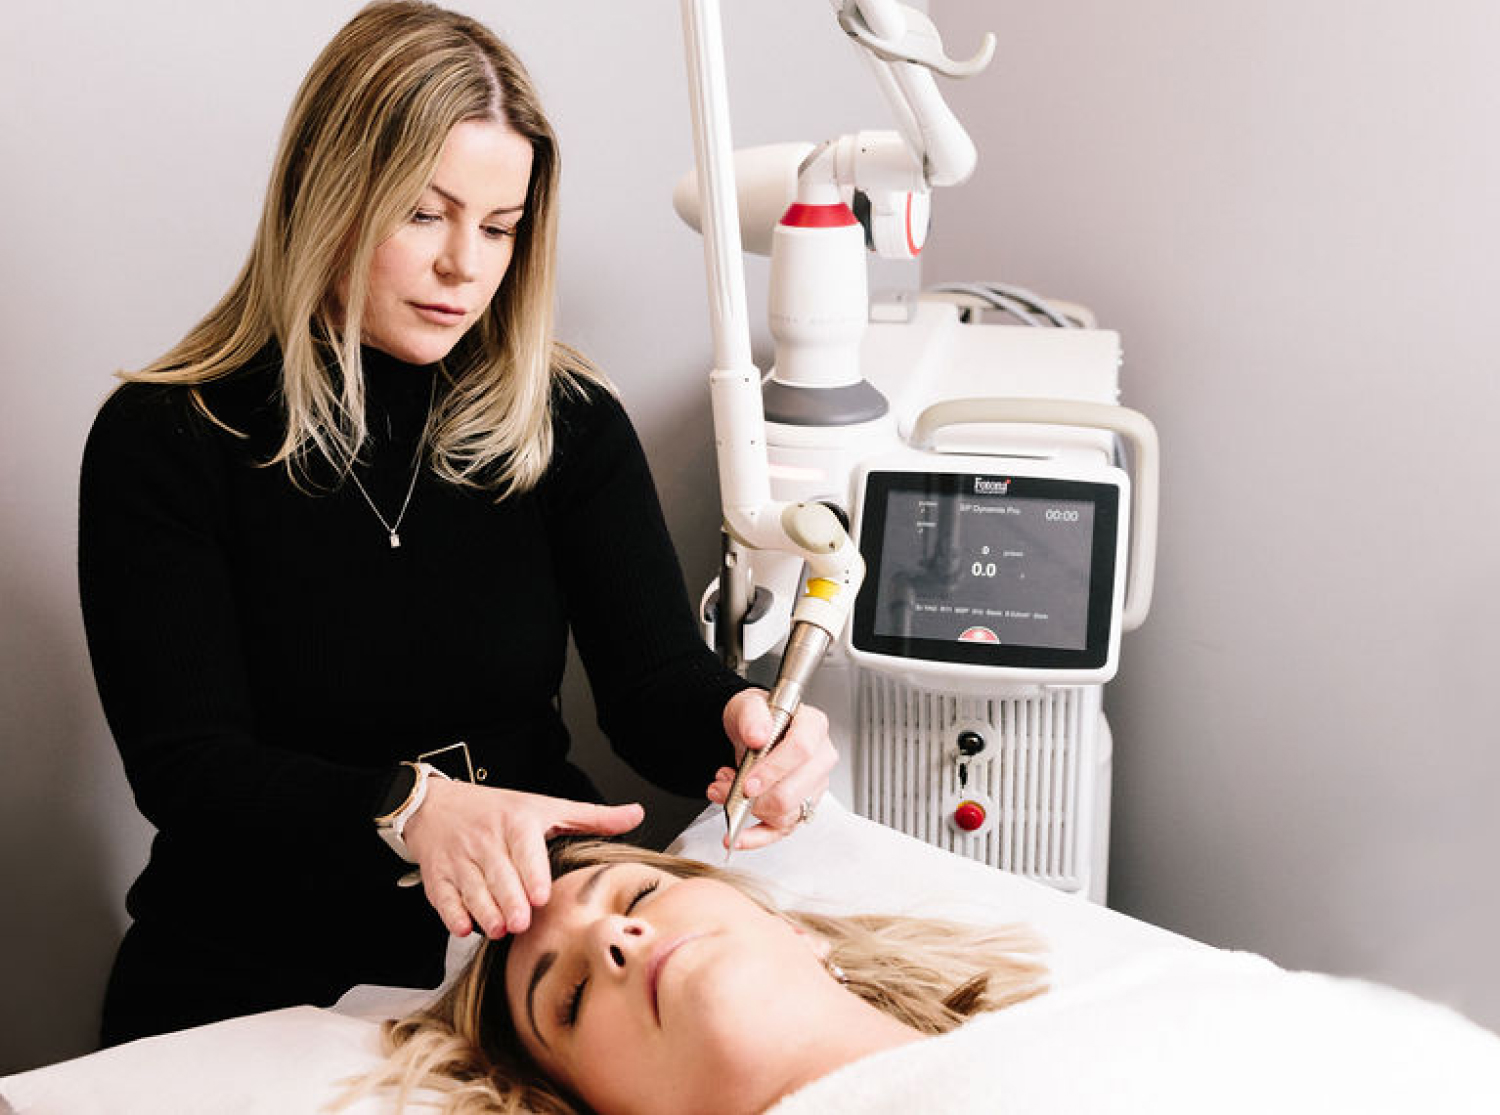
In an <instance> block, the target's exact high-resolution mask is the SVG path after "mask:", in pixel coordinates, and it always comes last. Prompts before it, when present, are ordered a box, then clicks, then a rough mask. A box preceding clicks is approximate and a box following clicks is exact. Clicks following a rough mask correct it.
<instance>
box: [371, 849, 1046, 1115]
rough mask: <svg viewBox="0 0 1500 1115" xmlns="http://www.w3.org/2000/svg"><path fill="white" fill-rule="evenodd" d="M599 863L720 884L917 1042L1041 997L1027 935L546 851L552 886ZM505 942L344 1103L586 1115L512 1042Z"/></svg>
mask: <svg viewBox="0 0 1500 1115" xmlns="http://www.w3.org/2000/svg"><path fill="white" fill-rule="evenodd" d="M602 863H635V864H644V865H646V866H649V867H654V868H657V869H659V870H661V871H664V872H666V873H667V874H670V875H674V876H676V877H678V878H684V879H705V878H706V879H717V880H719V881H721V882H726V883H729V884H731V885H733V886H735V887H737V888H738V889H739V890H741V891H742V892H744V893H745V894H746V895H747V896H748V897H750V898H751V899H752V900H753V901H755V902H758V903H759V904H760V905H761V906H763V907H765V908H766V909H767V910H770V911H772V912H773V913H776V914H778V915H780V916H781V917H784V918H786V919H788V920H789V921H791V922H792V923H793V924H795V925H798V926H801V927H802V928H804V929H807V930H809V931H810V932H813V933H815V934H818V935H819V936H821V937H822V938H824V939H825V940H826V941H827V942H828V943H829V945H830V946H831V951H830V953H829V956H828V963H829V964H830V966H831V968H830V970H834V966H836V969H837V970H838V976H839V978H840V979H842V980H844V981H845V986H846V987H847V988H848V990H849V991H851V992H853V993H854V994H856V995H858V996H859V997H860V998H862V999H864V1000H865V1001H866V1002H868V1003H870V1004H871V1005H873V1006H875V1007H877V1008H878V1009H880V1010H882V1011H884V1012H885V1013H887V1014H889V1015H891V1016H892V1017H894V1018H896V1019H898V1020H899V1021H901V1022H904V1023H906V1024H907V1025H908V1026H911V1027H913V1028H914V1029H917V1030H919V1031H921V1032H922V1033H924V1034H941V1033H946V1032H947V1031H949V1030H952V1029H954V1028H956V1027H957V1026H959V1025H961V1024H963V1023H964V1022H965V1021H967V1020H968V1019H969V1018H971V1017H973V1016H974V1015H976V1014H979V1013H981V1012H984V1011H993V1010H1000V1009H1002V1008H1004V1007H1008V1006H1011V1005H1013V1004H1015V1003H1019V1002H1021V1001H1023V1000H1025V999H1029V998H1032V997H1033V996H1035V995H1039V994H1041V993H1042V992H1043V991H1045V990H1046V989H1047V982H1046V974H1047V969H1046V965H1045V964H1044V963H1043V962H1042V961H1041V960H1040V959H1039V958H1038V955H1037V954H1038V953H1039V952H1040V951H1041V945H1040V942H1039V941H1038V939H1037V938H1036V936H1035V935H1034V934H1033V933H1032V932H1031V931H1030V930H1028V929H1026V928H1025V927H1022V926H1015V925H1008V926H998V927H996V926H975V925H966V924H959V923H955V922H947V921H940V920H936V919H929V918H912V917H898V916H890V915H874V914H863V915H854V916H837V915H829V914H808V913H803V912H799V911H783V910H780V909H778V908H777V906H776V905H775V904H774V903H773V902H772V901H771V900H770V899H769V898H767V897H766V896H765V895H764V894H763V893H762V892H761V891H760V890H759V889H758V888H757V887H756V886H755V885H754V884H753V883H751V882H750V881H748V880H747V879H745V878H744V877H743V876H740V875H736V874H734V873H732V872H729V871H725V870H723V869H721V868H716V867H711V866H708V865H707V864H703V863H699V862H697V861H696V860H688V859H681V858H679V857H677V856H669V855H665V854H662V853H659V852H651V851H647V850H646V849H643V848H636V847H632V846H630V845H626V844H611V843H604V842H600V841H589V840H583V841H573V842H563V843H559V844H556V845H554V846H553V849H552V866H553V874H554V875H562V874H565V873H567V872H569V871H576V870H579V869H581V868H585V867H591V866H594V865H597V864H602ZM508 951H509V938H504V939H502V940H500V941H486V942H484V943H483V944H482V945H481V946H480V948H479V951H478V952H477V953H476V954H475V956H474V958H473V960H471V961H470V963H469V965H468V967H467V968H465V969H464V971H463V973H462V974H461V975H460V976H459V977H458V979H457V980H456V981H455V982H454V983H453V985H452V986H451V987H450V988H449V990H448V991H447V992H445V993H444V994H443V995H442V996H441V997H440V998H439V999H438V1000H437V1001H436V1002H434V1003H433V1004H432V1005H431V1006H430V1007H428V1008H426V1009H425V1010H422V1011H419V1012H417V1013H415V1014H412V1015H409V1016H407V1017H405V1018H402V1019H397V1020H395V1021H391V1022H387V1023H386V1030H385V1035H386V1048H387V1052H388V1054H389V1057H388V1059H387V1061H386V1063H385V1065H384V1066H382V1068H381V1069H379V1070H377V1071H376V1072H375V1073H373V1074H371V1075H370V1076H368V1077H366V1078H364V1079H362V1080H360V1081H359V1082H357V1083H356V1084H355V1085H354V1086H353V1088H352V1089H351V1090H350V1092H349V1093H348V1094H347V1095H346V1096H345V1097H344V1100H343V1102H344V1103H350V1102H353V1101H354V1100H355V1099H357V1098H359V1097H361V1096H363V1095H367V1094H369V1093H371V1092H373V1091H376V1090H378V1089H387V1088H388V1089H394V1090H396V1092H397V1097H396V1102H397V1107H398V1109H399V1108H401V1107H404V1106H405V1105H406V1104H407V1103H408V1102H411V1101H413V1100H415V1099H416V1098H417V1093H418V1092H419V1091H420V1092H422V1093H424V1094H423V1095H422V1096H421V1100H422V1102H423V1103H424V1104H430V1103H432V1102H434V1100H433V1099H432V1098H431V1097H433V1096H437V1097H441V1098H440V1100H439V1101H437V1102H441V1104H442V1110H443V1111H445V1112H448V1113H449V1115H479V1113H486V1115H494V1113H503V1115H519V1113H522V1112H536V1113H540V1115H582V1113H585V1112H587V1110H588V1109H587V1108H586V1107H584V1106H583V1105H582V1104H581V1103H580V1102H579V1101H578V1100H576V1099H575V1098H573V1097H571V1096H570V1095H568V1094H567V1093H566V1092H564V1091H563V1090H561V1089H560V1088H559V1087H557V1086H556V1085H554V1084H553V1083H552V1082H551V1081H550V1080H548V1079H547V1078H546V1076H545V1075H544V1074H543V1073H542V1071H541V1070H540V1069H539V1068H537V1067H536V1065H535V1064H534V1063H533V1062H532V1061H531V1059H530V1057H529V1056H528V1055H527V1054H526V1052H525V1050H524V1049H523V1047H522V1045H521V1042H520V1038H519V1037H518V1035H517V1034H516V1031H515V1029H514V1026H513V1025H512V1019H511V1017H510V1012H509V1010H508V1009H507V1007H506V1001H505V993H504V971H505V959H506V956H507V954H508Z"/></svg>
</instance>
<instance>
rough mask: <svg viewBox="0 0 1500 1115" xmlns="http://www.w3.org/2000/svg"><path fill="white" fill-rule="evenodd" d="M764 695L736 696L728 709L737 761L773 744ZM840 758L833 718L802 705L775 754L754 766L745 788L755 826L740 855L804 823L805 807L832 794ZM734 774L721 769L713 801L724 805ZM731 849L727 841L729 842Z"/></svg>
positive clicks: (739, 846)
mask: <svg viewBox="0 0 1500 1115" xmlns="http://www.w3.org/2000/svg"><path fill="white" fill-rule="evenodd" d="M766 696H767V694H766V692H765V691H764V690H762V689H746V690H743V691H741V692H739V693H736V694H735V695H734V696H733V697H732V698H730V701H729V703H728V704H727V705H725V706H724V731H725V732H726V733H727V734H728V735H729V739H730V742H732V743H733V744H734V753H735V756H736V757H739V756H740V755H743V754H744V753H745V749H746V748H750V749H753V750H757V751H758V750H760V749H761V748H763V747H765V746H766V744H768V743H770V742H771V708H770V705H768V704H767V703H766ZM838 758H839V754H838V752H837V751H836V750H834V746H833V741H832V740H831V739H829V737H828V717H826V716H824V715H823V713H822V712H821V711H819V710H818V709H815V708H813V707H812V706H811V705H802V706H801V707H800V708H798V710H797V715H796V716H794V717H792V723H791V725H790V727H788V728H787V732H786V735H785V736H783V737H782V740H781V742H780V743H779V744H777V745H776V750H774V751H772V752H771V754H770V755H768V756H767V757H766V758H764V759H762V760H760V761H759V762H758V763H756V764H755V769H754V770H752V771H751V772H750V776H749V778H748V779H746V783H745V796H746V797H748V798H750V799H751V807H750V812H751V815H752V816H753V817H754V818H755V820H756V822H757V823H756V824H754V825H751V826H749V827H747V828H746V829H745V830H744V831H743V832H741V833H740V839H739V842H738V843H737V844H736V845H735V848H736V849H749V848H763V847H765V846H766V845H767V844H772V843H774V842H776V841H777V840H780V839H781V838H782V837H783V836H787V835H788V834H790V833H791V831H792V830H793V829H795V828H796V827H797V824H798V822H799V821H800V820H802V819H803V807H802V803H803V802H807V803H808V806H809V808H811V807H812V806H815V805H817V803H818V802H819V801H820V800H821V799H822V797H823V792H824V791H825V790H827V789H828V775H829V774H830V773H831V772H832V770H833V767H834V764H835V763H837V762H838ZM733 781H734V771H733V769H731V768H730V767H721V768H720V769H719V773H718V774H717V775H716V776H715V778H714V780H713V784H712V785H710V786H709V788H708V800H709V801H711V802H713V803H714V804H715V805H723V804H724V800H725V799H726V798H727V797H728V796H729V786H730V784H731V783H732V782H733ZM725 846H726V847H727V846H728V836H727V835H726V836H725Z"/></svg>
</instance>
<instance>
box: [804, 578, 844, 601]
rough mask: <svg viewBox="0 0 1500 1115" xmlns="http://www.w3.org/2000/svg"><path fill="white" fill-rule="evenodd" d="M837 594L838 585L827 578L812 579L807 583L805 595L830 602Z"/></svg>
mask: <svg viewBox="0 0 1500 1115" xmlns="http://www.w3.org/2000/svg"><path fill="white" fill-rule="evenodd" d="M838 594H839V583H838V582H837V581H830V580H829V579H828V578H827V577H813V578H811V579H809V580H808V582H807V595H808V596H816V597H817V598H818V599H819V600H832V599H833V598H834V597H835V596H837V595H838Z"/></svg>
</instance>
